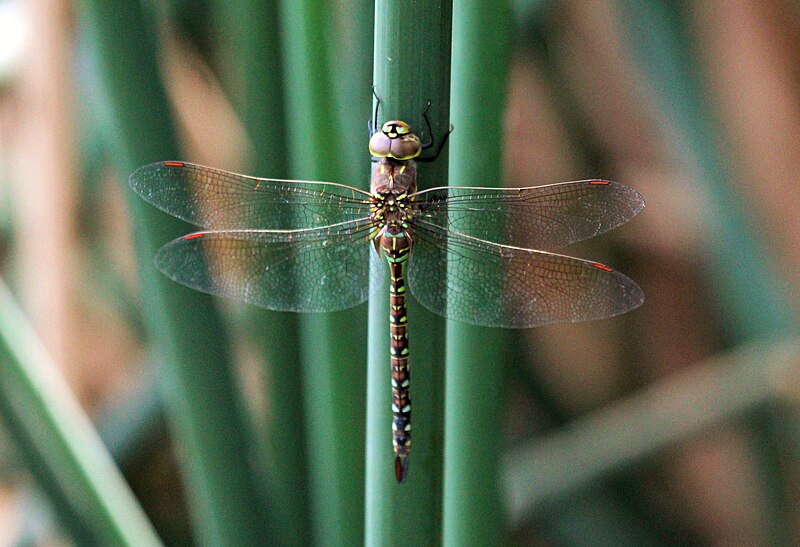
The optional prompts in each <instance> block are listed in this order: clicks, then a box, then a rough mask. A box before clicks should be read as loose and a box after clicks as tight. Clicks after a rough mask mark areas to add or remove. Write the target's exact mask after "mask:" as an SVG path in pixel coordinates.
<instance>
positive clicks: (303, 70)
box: [282, 0, 369, 545]
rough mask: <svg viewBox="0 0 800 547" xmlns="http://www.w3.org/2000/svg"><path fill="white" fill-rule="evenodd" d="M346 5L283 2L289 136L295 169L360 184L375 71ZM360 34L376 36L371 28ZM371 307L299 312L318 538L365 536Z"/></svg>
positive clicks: (344, 540)
mask: <svg viewBox="0 0 800 547" xmlns="http://www.w3.org/2000/svg"><path fill="white" fill-rule="evenodd" d="M338 9H341V8H339V7H338V6H337V5H336V3H330V2H324V1H322V0H290V1H284V2H283V4H282V16H283V21H284V69H285V74H286V105H287V111H288V114H289V115H288V120H289V125H288V128H289V132H288V141H289V151H290V158H291V162H290V163H291V173H292V176H293V177H296V178H301V179H313V180H323V181H337V182H345V183H347V184H352V183H353V181H358V180H363V181H366V180H367V173H366V169H365V168H364V167H353V166H352V162H351V163H350V164H348V163H347V161H346V160H347V159H348V158H349V159H352V158H356V157H358V156H359V155H360V156H361V157H362V158H364V159H365V160H366V158H367V154H366V146H365V145H364V144H363V143H364V140H365V139H363V138H359V137H360V136H361V135H353V134H352V133H350V132H348V128H354V127H355V122H353V118H354V117H355V118H356V119H360V120H362V121H361V124H363V125H361V127H364V126H365V125H366V124H365V123H364V121H365V120H366V119H367V116H368V100H367V93H369V81H368V76H369V71H368V69H366V67H365V66H363V63H362V64H359V63H358V62H354V60H357V59H359V58H360V59H362V60H366V61H368V60H369V58H368V57H365V56H364V55H363V54H362V55H360V56H359V55H358V54H355V52H357V51H358V50H359V48H362V49H363V48H364V47H365V45H364V44H363V43H359V42H358V41H355V42H354V43H352V44H345V43H344V42H343V40H344V35H343V34H342V32H341V28H340V26H339V24H338V20H337V10H338ZM359 36H362V37H363V40H364V41H365V42H368V40H369V32H362V33H361V34H360V35H359ZM349 48H353V49H349ZM348 51H350V52H353V53H354V55H353V56H351V55H348V54H347V52H348ZM342 81H349V82H351V83H355V82H359V81H360V82H361V83H360V85H358V86H357V87H359V88H360V90H361V91H360V94H361V95H360V96H361V101H360V102H358V103H356V100H357V98H358V97H357V96H355V97H354V96H346V95H345V94H343V93H342V91H345V90H346V86H342V85H341V82H342ZM354 103H355V104H354ZM359 104H360V105H361V112H359V108H358V105H359ZM359 125H360V124H359ZM362 131H364V130H363V129H362ZM364 133H365V131H364ZM362 147H363V148H362ZM362 165H363V166H366V162H365V163H363V164H362ZM324 274H325V272H320V275H324ZM297 290H298V291H302V290H303V287H297ZM363 311H364V310H363V308H356V309H354V310H347V311H342V312H337V313H332V314H325V315H322V314H310V315H304V316H301V317H300V319H299V323H300V331H301V335H300V338H301V343H300V350H301V357H302V361H303V374H304V389H305V403H306V427H307V431H308V451H309V467H310V477H311V496H310V497H311V499H312V504H313V506H312V511H313V514H314V519H313V523H314V540H315V542H316V543H318V544H321V545H355V544H358V543H360V542H361V540H362V538H363V526H364V524H363V519H362V518H361V515H362V514H363V510H364V498H363V491H362V489H361V486H362V485H363V480H364V479H363V477H364V468H363V464H362V462H363V439H364V399H365V385H364V380H363V378H364V372H363V363H364V360H365V355H364V353H363V348H364V335H365V329H364V320H363Z"/></svg>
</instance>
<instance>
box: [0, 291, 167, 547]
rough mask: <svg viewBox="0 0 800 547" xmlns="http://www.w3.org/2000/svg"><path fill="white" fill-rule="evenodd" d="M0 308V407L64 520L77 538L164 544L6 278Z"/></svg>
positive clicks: (119, 543) (102, 543)
mask: <svg viewBox="0 0 800 547" xmlns="http://www.w3.org/2000/svg"><path fill="white" fill-rule="evenodd" d="M0 309H2V310H3V313H2V314H0V409H1V410H2V415H3V419H4V421H5V422H6V424H7V425H8V427H9V430H10V431H11V432H12V434H13V435H14V436H15V437H16V438H17V441H18V444H19V445H20V448H22V450H23V451H24V452H25V454H26V456H27V457H28V460H29V461H30V462H31V463H32V465H33V471H34V475H35V476H36V477H37V478H38V479H39V481H40V482H41V483H42V486H43V487H44V489H45V491H46V492H47V493H48V495H49V497H50V499H51V500H53V501H54V502H55V503H54V505H55V506H56V507H57V508H58V515H59V517H61V518H62V524H63V525H64V526H65V527H66V529H67V530H69V531H70V533H71V534H72V535H73V540H75V541H76V543H81V542H84V543H95V544H98V545H131V546H138V545H160V544H161V541H160V540H159V539H158V536H156V533H155V531H154V530H153V528H152V525H151V524H150V522H149V521H148V520H147V517H146V516H145V514H144V512H143V511H142V508H141V507H140V506H139V503H138V502H137V501H136V498H135V497H134V495H133V493H132V492H131V490H130V488H129V487H128V484H127V483H126V482H125V479H124V478H123V477H122V474H121V473H120V472H119V469H117V467H116V465H115V464H114V461H113V459H112V458H111V455H110V454H109V453H108V451H107V450H106V448H105V446H104V445H103V442H102V441H101V439H100V437H99V435H98V434H97V432H96V431H95V429H94V427H93V426H92V423H91V422H90V421H89V418H88V417H87V416H86V414H85V413H84V412H83V409H81V407H80V404H79V403H78V401H77V400H76V399H75V396H74V395H73V393H72V392H71V391H70V389H69V386H68V385H67V383H66V380H64V378H63V377H62V376H61V374H60V372H59V370H58V367H56V365H55V363H53V362H52V361H51V360H50V358H49V356H48V355H47V353H46V351H45V349H44V347H43V346H42V344H41V341H40V340H39V339H38V338H37V337H36V335H35V333H34V332H33V329H32V327H31V326H30V325H29V324H28V322H27V320H26V318H25V316H24V314H23V312H22V310H20V309H19V307H18V306H17V304H16V302H14V299H13V298H12V296H11V293H10V292H9V290H8V288H7V287H6V286H5V284H4V283H3V282H2V281H0ZM64 517H67V518H66V519H64Z"/></svg>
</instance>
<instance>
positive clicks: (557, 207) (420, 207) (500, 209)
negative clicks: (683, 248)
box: [413, 180, 644, 250]
mask: <svg viewBox="0 0 800 547" xmlns="http://www.w3.org/2000/svg"><path fill="white" fill-rule="evenodd" d="M413 199H414V201H415V202H416V203H415V209H416V213H417V217H418V218H419V219H420V220H422V221H424V222H427V223H431V224H435V225H437V226H439V227H441V228H443V229H445V230H455V231H458V232H461V233H464V234H467V235H469V236H472V237H475V238H478V239H484V240H487V241H492V242H494V243H498V244H501V245H510V246H513V247H524V248H530V249H541V250H554V249H558V248H560V247H563V246H565V245H569V244H570V243H574V242H576V241H581V240H583V239H587V238H590V237H593V236H596V235H598V234H602V233H603V232H607V231H608V230H611V229H612V228H615V227H617V226H619V225H621V224H624V223H625V222H628V221H629V220H630V219H631V218H633V217H634V216H636V214H637V213H639V211H641V210H642V208H643V207H644V198H642V196H641V194H639V192H637V191H636V190H634V189H633V188H630V187H628V186H624V185H622V184H619V183H616V182H610V181H606V180H582V181H576V182H563V183H560V184H551V185H548V186H533V187H529V188H474V187H462V186H451V187H446V188H434V189H431V190H423V191H421V192H418V193H416V194H415V195H414V196H413Z"/></svg>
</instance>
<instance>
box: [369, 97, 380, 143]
mask: <svg viewBox="0 0 800 547" xmlns="http://www.w3.org/2000/svg"><path fill="white" fill-rule="evenodd" d="M372 95H373V96H374V97H375V112H374V113H373V115H372V119H371V120H369V121H368V122H367V127H369V136H370V137H372V135H374V134H375V132H376V131H377V130H378V108H379V107H380V106H381V98H380V97H378V92H377V91H376V90H375V86H372Z"/></svg>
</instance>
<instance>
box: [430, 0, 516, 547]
mask: <svg viewBox="0 0 800 547" xmlns="http://www.w3.org/2000/svg"><path fill="white" fill-rule="evenodd" d="M509 11H510V10H509V7H508V5H507V3H506V2H504V1H501V2H499V3H498V2H496V1H495V0H476V1H473V2H461V3H457V4H456V6H455V8H454V11H453V72H452V80H451V87H452V103H451V105H450V115H451V121H452V123H453V125H454V126H455V130H454V131H453V134H452V135H451V136H450V151H451V156H450V158H451V161H450V175H451V179H452V180H454V181H456V182H455V184H464V183H469V182H470V181H472V183H479V184H480V185H481V186H487V185H493V184H494V185H498V184H499V183H500V181H501V180H502V179H501V173H502V169H501V164H502V159H503V146H502V141H503V139H502V133H503V119H504V113H505V99H506V87H507V86H506V80H507V74H508V56H509V51H508V50H509V31H510V29H511V18H510V13H509ZM467 222H468V221H467ZM501 276H502V272H498V273H497V277H498V280H499V279H500V278H501ZM490 277H492V276H490ZM508 337H509V333H508V332H506V331H501V330H499V329H486V328H479V327H473V326H468V325H464V324H461V323H456V322H452V321H450V322H448V324H447V379H446V383H445V400H446V401H447V406H446V409H445V431H446V435H445V460H444V509H443V511H444V529H443V538H444V544H445V545H499V544H500V543H502V542H501V536H500V531H501V529H502V523H503V512H502V508H501V504H500V488H499V477H498V475H499V461H500V447H501V436H500V430H501V427H500V425H501V410H502V408H503V389H502V388H503V369H504V367H503V349H504V348H506V347H507V345H508V344H507V342H508Z"/></svg>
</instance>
